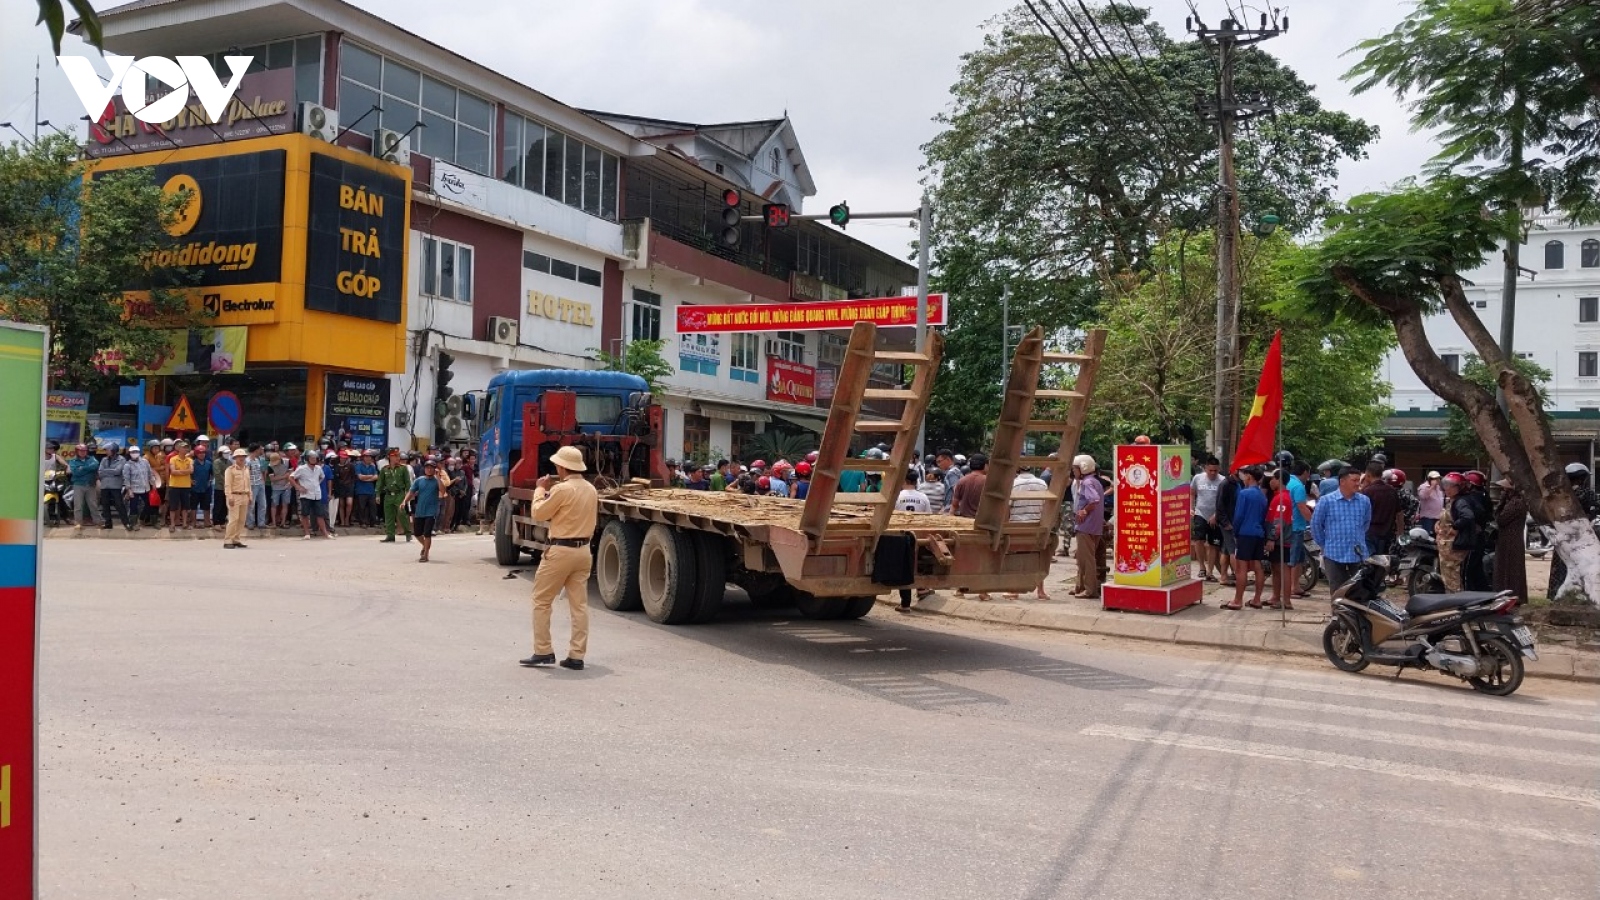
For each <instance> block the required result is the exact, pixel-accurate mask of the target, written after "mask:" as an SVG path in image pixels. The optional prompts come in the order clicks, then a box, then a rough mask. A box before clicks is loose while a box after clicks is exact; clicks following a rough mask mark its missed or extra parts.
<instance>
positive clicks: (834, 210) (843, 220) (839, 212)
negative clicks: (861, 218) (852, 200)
mask: <svg viewBox="0 0 1600 900" xmlns="http://www.w3.org/2000/svg"><path fill="white" fill-rule="evenodd" d="M828 221H829V222H832V223H833V224H835V225H837V226H839V227H840V228H843V227H844V226H846V225H848V224H850V204H848V203H836V204H834V205H833V206H831V207H829V209H828Z"/></svg>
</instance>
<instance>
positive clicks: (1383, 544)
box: [1361, 460, 1402, 556]
mask: <svg viewBox="0 0 1600 900" xmlns="http://www.w3.org/2000/svg"><path fill="white" fill-rule="evenodd" d="M1386 471H1387V470H1385V469H1384V468H1383V463H1380V462H1378V461H1377V460H1373V461H1372V462H1369V463H1367V471H1366V474H1365V475H1364V476H1363V477H1364V479H1365V480H1366V483H1365V484H1363V485H1362V487H1361V493H1363V494H1366V495H1367V499H1368V500H1370V501H1372V524H1371V525H1368V526H1367V552H1368V553H1371V554H1372V555H1374V556H1378V555H1382V554H1385V553H1388V552H1389V548H1390V547H1393V546H1394V539H1395V533H1396V532H1397V531H1398V530H1399V523H1400V517H1401V515H1402V512H1401V506H1400V492H1399V491H1397V490H1395V486H1394V484H1393V483H1392V482H1391V481H1390V480H1389V478H1386V477H1385V473H1386Z"/></svg>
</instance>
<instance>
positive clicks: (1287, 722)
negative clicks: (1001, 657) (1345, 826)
mask: <svg viewBox="0 0 1600 900" xmlns="http://www.w3.org/2000/svg"><path fill="white" fill-rule="evenodd" d="M1122 709H1123V711H1124V712H1137V713H1148V714H1150V715H1158V716H1159V715H1169V716H1173V717H1174V718H1176V719H1178V720H1180V721H1198V722H1216V723H1218V724H1223V725H1250V726H1252V727H1255V728H1276V729H1280V730H1283V731H1297V732H1300V733H1302V734H1320V735H1324V736H1326V737H1337V738H1351V739H1354V740H1358V741H1371V742H1372V743H1376V744H1395V745H1397V746H1401V747H1413V748H1416V749H1419V750H1443V751H1445V752H1446V753H1475V754H1478V755H1481V756H1488V757H1493V758H1495V759H1500V758H1503V757H1506V756H1508V755H1509V756H1511V757H1513V758H1515V759H1518V760H1527V761H1528V762H1542V763H1549V764H1551V765H1557V766H1587V767H1590V768H1594V769H1597V770H1600V762H1597V761H1596V760H1595V759H1594V758H1593V757H1591V756H1588V755H1581V754H1574V753H1556V752H1553V751H1550V750H1533V749H1529V748H1526V747H1503V746H1500V745H1497V744H1480V743H1476V742H1474V741H1456V740H1450V739H1448V738H1437V737H1429V736H1427V735H1423V734H1415V733H1412V734H1402V733H1397V732H1392V731H1373V730H1371V729H1368V728H1353V727H1350V726H1347V725H1329V724H1325V723H1322V722H1305V721H1296V720H1293V719H1269V718H1265V717H1259V716H1246V715H1241V714H1239V713H1225V712H1210V711H1207V710H1200V709H1185V710H1174V709H1173V708H1172V707H1170V706H1163V705H1162V704H1160V703H1125V704H1123V706H1122Z"/></svg>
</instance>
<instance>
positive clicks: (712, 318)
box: [678, 294, 944, 334]
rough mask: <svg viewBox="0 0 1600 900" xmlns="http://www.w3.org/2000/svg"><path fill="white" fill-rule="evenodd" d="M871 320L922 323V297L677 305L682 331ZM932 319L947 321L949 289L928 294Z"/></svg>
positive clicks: (891, 324) (887, 324)
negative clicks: (919, 313)
mask: <svg viewBox="0 0 1600 900" xmlns="http://www.w3.org/2000/svg"><path fill="white" fill-rule="evenodd" d="M857 322H872V323H874V324H876V325H877V326H878V327H879V328H902V327H906V326H915V325H916V324H917V298H915V297H876V298H873V299H870V300H828V301H823V302H820V303H735V304H730V305H713V304H702V305H698V306H690V305H687V304H685V305H682V306H679V307H678V333H679V334H699V333H707V332H717V331H723V332H732V331H739V332H744V331H815V330H821V329H826V328H849V327H850V326H852V325H854V324H855V323H857ZM928 324H929V325H943V324H944V295H943V294H929V295H928Z"/></svg>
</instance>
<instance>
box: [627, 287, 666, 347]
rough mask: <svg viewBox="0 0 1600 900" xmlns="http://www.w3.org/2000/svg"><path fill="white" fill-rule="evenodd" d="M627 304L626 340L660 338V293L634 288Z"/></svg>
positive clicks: (654, 339) (653, 339) (652, 339)
mask: <svg viewBox="0 0 1600 900" xmlns="http://www.w3.org/2000/svg"><path fill="white" fill-rule="evenodd" d="M629 306H630V309H629V313H628V340H630V341H659V340H661V295H660V294H653V293H651V292H650V291H644V290H640V289H639V288H634V289H633V303H631V304H629Z"/></svg>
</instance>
